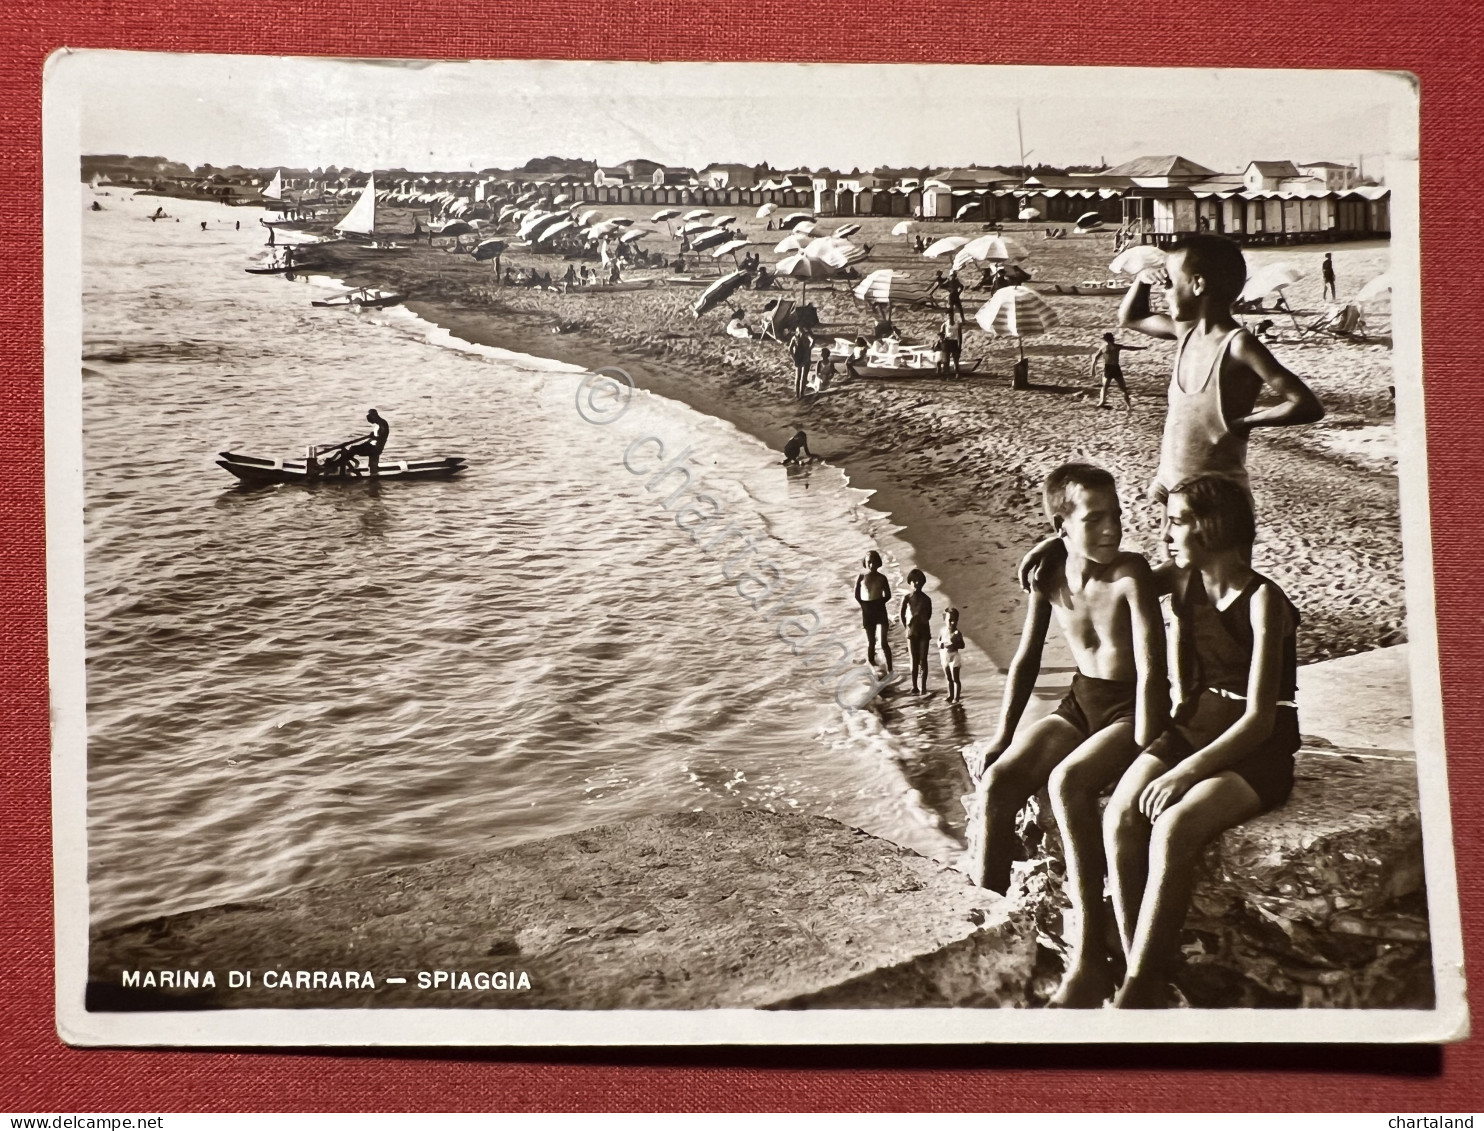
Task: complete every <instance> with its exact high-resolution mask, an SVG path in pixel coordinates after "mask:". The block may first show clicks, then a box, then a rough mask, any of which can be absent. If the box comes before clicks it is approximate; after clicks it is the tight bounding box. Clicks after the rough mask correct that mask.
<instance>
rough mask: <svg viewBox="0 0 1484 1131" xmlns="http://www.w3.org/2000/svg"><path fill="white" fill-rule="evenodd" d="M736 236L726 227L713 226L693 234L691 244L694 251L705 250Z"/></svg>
mask: <svg viewBox="0 0 1484 1131" xmlns="http://www.w3.org/2000/svg"><path fill="white" fill-rule="evenodd" d="M735 238H736V236H735V235H734V234H733V233H731V232H729V231H727V230H726V229H725V228H711V229H709V230H707V231H704V232H698V233H697V234H696V235H693V236H691V238H690V246H691V250H692V251H705V250H707V249H708V248H713V247H716V246H717V245H718V244H724V243H726V242H727V241H728V240H731V239H735Z"/></svg>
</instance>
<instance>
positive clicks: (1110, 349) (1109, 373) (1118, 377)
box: [1087, 334, 1149, 409]
mask: <svg viewBox="0 0 1484 1131" xmlns="http://www.w3.org/2000/svg"><path fill="white" fill-rule="evenodd" d="M1148 348H1149V347H1148V346H1126V345H1124V344H1123V343H1122V342H1119V341H1116V340H1114V337H1113V335H1112V334H1104V335H1103V344H1102V345H1101V346H1100V347H1099V348H1098V350H1097V351H1096V352H1095V353H1094V354H1093V355H1092V364H1091V366H1090V367H1089V368H1088V371H1087V374H1088V376H1089V377H1092V376H1096V374H1097V370H1098V363H1099V362H1102V365H1103V388H1102V392H1101V393H1100V394H1099V396H1098V408H1107V407H1108V388H1109V386H1111V385H1114V384H1117V386H1118V391H1119V392H1121V393H1122V394H1123V407H1124V408H1126V409H1131V408H1133V407H1134V403H1133V401H1131V400H1129V396H1128V386H1127V385H1125V384H1124V383H1123V369H1122V367H1121V366H1120V365H1119V364H1118V355H1119V354H1120V353H1122V352H1123V351H1124V350H1147V349H1148Z"/></svg>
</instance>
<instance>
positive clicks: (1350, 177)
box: [1298, 161, 1361, 189]
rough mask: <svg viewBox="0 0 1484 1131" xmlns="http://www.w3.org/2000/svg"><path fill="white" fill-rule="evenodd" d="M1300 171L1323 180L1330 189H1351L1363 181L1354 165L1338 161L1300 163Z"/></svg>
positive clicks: (1304, 174) (1307, 175)
mask: <svg viewBox="0 0 1484 1131" xmlns="http://www.w3.org/2000/svg"><path fill="white" fill-rule="evenodd" d="M1298 171H1299V172H1300V173H1301V174H1302V175H1303V176H1305V177H1309V178H1312V179H1313V180H1316V181H1323V182H1324V187H1325V188H1328V189H1350V188H1354V187H1355V186H1356V185H1358V184H1360V183H1361V180H1360V176H1359V175H1358V170H1357V169H1356V168H1355V166H1354V165H1345V164H1341V163H1340V162H1337V161H1310V162H1308V163H1300V164H1299V167H1298Z"/></svg>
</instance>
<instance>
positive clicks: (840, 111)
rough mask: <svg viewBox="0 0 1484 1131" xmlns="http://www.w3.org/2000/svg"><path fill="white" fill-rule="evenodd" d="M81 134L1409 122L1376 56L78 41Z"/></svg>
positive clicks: (452, 153)
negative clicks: (373, 51) (745, 57)
mask: <svg viewBox="0 0 1484 1131" xmlns="http://www.w3.org/2000/svg"><path fill="white" fill-rule="evenodd" d="M47 83H48V90H49V93H55V91H56V90H57V88H58V87H59V86H60V87H61V88H65V89H66V90H67V91H68V92H69V93H70V92H71V91H72V90H75V92H76V95H77V98H78V102H79V105H80V115H81V120H80V123H79V141H80V146H81V152H82V153H84V154H88V153H126V154H133V155H150V156H161V157H167V158H170V159H171V160H176V161H184V162H186V163H188V164H190V165H192V166H196V165H200V164H203V163H208V162H209V163H211V164H213V165H230V164H242V165H247V166H254V167H266V166H273V165H290V166H304V167H310V168H313V167H315V166H328V165H338V166H349V167H354V168H357V169H368V168H395V167H405V168H409V169H439V170H450V171H451V170H460V169H482V168H489V167H501V168H510V167H517V166H519V165H522V164H524V163H525V162H526V161H527V160H528V159H530V158H532V157H544V156H550V155H556V156H565V157H585V158H590V159H594V160H597V161H598V162H599V163H600V164H617V163H619V162H621V161H625V160H628V159H630V158H635V157H646V158H649V159H651V160H654V161H659V162H661V163H663V164H666V165H678V166H686V167H690V168H699V167H701V166H703V165H705V164H707V163H709V162H713V161H737V162H742V163H746V164H756V163H759V162H763V161H766V162H768V163H769V164H771V165H773V166H774V167H777V168H791V167H795V166H805V167H811V168H817V167H821V166H829V167H831V168H836V169H842V170H848V169H851V168H853V167H860V168H862V169H870V168H872V167H874V166H876V165H882V164H889V165H900V166H920V165H928V166H948V165H963V164H981V165H1003V164H1008V163H1016V162H1018V160H1019V157H1020V152H1021V145H1022V142H1021V141H1020V140H1019V138H1018V137H1017V128H1016V119H1017V111H1018V113H1019V119H1020V126H1021V134H1022V135H1023V138H1024V141H1023V145H1024V148H1025V150H1026V151H1027V153H1028V159H1029V161H1030V162H1031V163H1033V164H1034V163H1046V164H1050V165H1056V166H1065V165H1068V164H1100V163H1101V162H1102V161H1104V160H1106V161H1107V162H1108V163H1109V164H1118V163H1120V162H1123V161H1126V160H1129V159H1131V158H1133V157H1137V156H1141V155H1148V154H1180V155H1182V156H1185V157H1188V158H1190V159H1192V160H1194V161H1197V162H1199V163H1201V164H1203V165H1206V166H1208V167H1210V168H1212V169H1215V170H1217V171H1219V172H1236V171H1240V170H1241V169H1242V168H1243V167H1244V166H1245V165H1246V163H1247V162H1248V161H1249V160H1280V159H1285V158H1286V159H1291V160H1298V161H1312V160H1331V161H1346V162H1354V161H1355V160H1357V159H1360V160H1361V161H1362V162H1363V163H1364V166H1365V171H1366V172H1367V173H1368V174H1372V175H1384V173H1385V165H1386V162H1387V159H1388V157H1390V158H1392V159H1393V160H1395V159H1396V158H1397V157H1402V158H1405V159H1409V160H1410V159H1415V153H1404V152H1402V151H1401V149H1400V148H1399V147H1400V146H1401V145H1403V144H1405V142H1404V140H1403V141H1401V142H1399V141H1398V140H1397V139H1407V138H1409V137H1413V136H1415V128H1414V126H1412V125H1409V124H1408V122H1409V120H1410V122H1411V123H1415V119H1416V113H1417V110H1416V98H1415V87H1414V85H1413V84H1412V83H1411V81H1410V80H1409V79H1408V77H1407V76H1403V75H1399V74H1394V73H1393V74H1386V73H1380V72H1365V71H1259V70H1199V69H1152V68H1122V69H1111V68H1110V69H1092V68H1070V67H1066V68H1056V67H993V66H930V65H870V66H860V65H845V64H810V65H784V64H746V63H744V64H735V63H700V64H697V63H571V62H557V61H549V60H548V61H510V60H506V61H487V62H437V63H430V62H415V61H370V60H336V59H310V58H280V57H265V56H207V55H173V54H153V53H135V52H113V51H83V52H73V53H68V54H67V55H65V56H62V57H58V58H55V59H54V60H53V63H52V66H51V68H50V70H49V73H48V78H47Z"/></svg>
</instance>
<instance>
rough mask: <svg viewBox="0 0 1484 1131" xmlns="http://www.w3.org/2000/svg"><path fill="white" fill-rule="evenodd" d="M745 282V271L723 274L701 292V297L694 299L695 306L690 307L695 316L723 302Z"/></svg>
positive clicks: (699, 315)
mask: <svg viewBox="0 0 1484 1131" xmlns="http://www.w3.org/2000/svg"><path fill="white" fill-rule="evenodd" d="M746 282H747V272H746V271H733V272H732V273H731V274H729V275H723V276H722V277H721V278H720V279H717V280H716V282H714V283H712V284H711V285H710V286H709V287H707V288H706V289H705V290H704V291H702V292H701V297H700V298H698V299H696V304H695V306H693V307H691V311H692V313H693V314H694V315H695V317H697V318H699V317H701V315H703V314H705V313H706V311H708V310H710V309H711V308H712V307H713V306H715V305H716V304H717V303H720V302H725V301H726V300H727V299H728V298H730V297H731V296H732V292H733V291H735V290H736V289H737V288H738V287H741V286H742V285H744V284H745V283H746Z"/></svg>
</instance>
